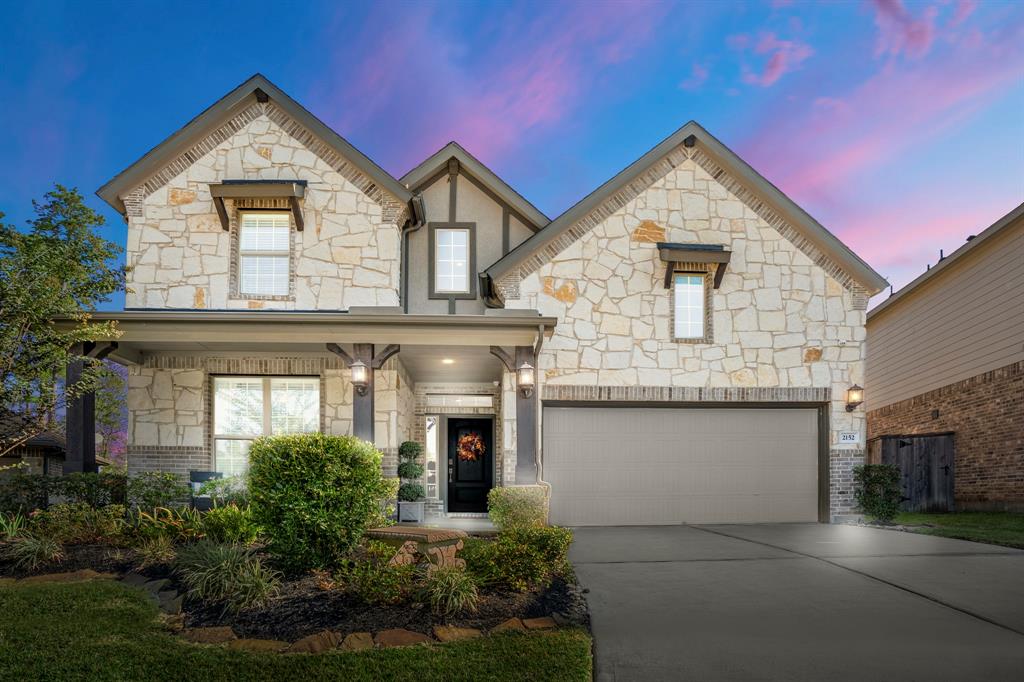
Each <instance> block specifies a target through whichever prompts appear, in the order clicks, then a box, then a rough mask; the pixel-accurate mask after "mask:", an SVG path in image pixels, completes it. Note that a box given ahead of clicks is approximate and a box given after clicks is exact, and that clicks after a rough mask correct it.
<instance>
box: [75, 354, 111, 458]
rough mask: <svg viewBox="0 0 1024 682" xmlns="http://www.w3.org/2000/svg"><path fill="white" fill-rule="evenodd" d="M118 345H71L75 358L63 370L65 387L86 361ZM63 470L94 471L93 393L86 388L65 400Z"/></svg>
mask: <svg viewBox="0 0 1024 682" xmlns="http://www.w3.org/2000/svg"><path fill="white" fill-rule="evenodd" d="M116 349H117V344H116V343H100V344H97V343H93V342H92V341H86V342H84V343H78V344H75V345H74V346H73V347H72V348H71V353H72V355H75V356H77V357H78V359H76V360H74V361H72V362H71V363H70V364H68V366H67V369H66V370H65V382H64V385H65V387H66V388H65V390H67V388H70V387H72V386H75V385H76V384H77V383H78V382H80V381H81V380H82V375H83V374H84V372H85V363H86V362H99V361H100V360H102V359H103V358H105V357H106V356H107V355H108V354H109V353H111V352H112V351H114V350H116ZM64 423H65V429H66V431H65V439H66V441H67V445H66V450H65V455H64V473H67V474H70V473H80V472H85V473H95V472H96V394H95V393H94V392H93V391H87V392H85V393H82V394H80V395H79V396H78V397H77V398H75V399H74V400H69V401H67V403H66V414H65V419H64Z"/></svg>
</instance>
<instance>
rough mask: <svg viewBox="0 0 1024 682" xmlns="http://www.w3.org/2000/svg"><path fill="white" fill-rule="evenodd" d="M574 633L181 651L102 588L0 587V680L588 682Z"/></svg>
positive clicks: (186, 647)
mask: <svg viewBox="0 0 1024 682" xmlns="http://www.w3.org/2000/svg"><path fill="white" fill-rule="evenodd" d="M590 671H591V655H590V637H589V635H588V634H587V633H586V632H585V631H583V630H579V629H565V630H558V631H553V632H539V633H530V634H506V635H496V636H493V637H484V638H481V639H476V640H470V641H466V642H457V643H453V644H443V645H434V646H430V647H423V646H417V647H408V648H403V649H383V650H372V651H365V652H359V653H341V652H332V653H328V654H321V655H315V656H314V655H307V654H293V655H282V654H251V653H244V652H235V651H228V650H226V649H222V648H218V647H212V646H200V645H193V644H188V643H185V642H184V641H182V640H180V639H177V638H175V637H174V636H172V635H171V634H169V633H168V631H167V630H166V629H165V628H164V627H163V626H162V625H161V624H160V622H159V621H158V620H157V612H156V608H155V607H154V606H153V605H152V604H151V603H150V602H149V601H147V600H146V599H145V598H144V597H143V596H142V594H140V593H139V592H137V591H133V590H131V589H129V588H126V587H123V586H122V585H120V584H117V583H113V582H109V581H97V582H91V583H77V584H36V585H24V586H23V585H17V584H15V585H8V586H4V587H0V680H19V681H27V680H90V681H92V680H146V681H147V682H148V681H153V682H156V681H158V680H168V681H174V682H177V681H179V680H225V681H230V682H241V681H243V680H287V679H302V680H310V681H313V680H326V679H338V680H345V681H346V682H348V681H349V680H352V681H355V680H417V681H420V680H474V681H479V680H511V679H516V680H590V679H591V672H590Z"/></svg>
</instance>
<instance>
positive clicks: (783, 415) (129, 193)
mask: <svg viewBox="0 0 1024 682" xmlns="http://www.w3.org/2000/svg"><path fill="white" fill-rule="evenodd" d="M99 194H100V196H101V197H102V198H103V199H104V200H106V201H107V202H108V203H110V204H111V205H112V206H114V207H115V208H117V209H118V210H119V211H121V212H122V213H123V215H124V216H125V218H126V220H127V222H128V249H127V258H128V264H129V265H130V266H132V270H131V273H130V275H129V287H130V288H131V290H132V293H131V294H130V295H129V297H128V300H127V310H126V311H125V312H123V313H109V314H98V315H97V316H96V317H97V319H117V320H119V326H120V328H121V330H122V331H123V335H122V336H121V337H120V338H119V339H117V341H116V343H117V347H116V348H114V347H113V346H110V345H105V346H104V348H103V349H102V352H103V353H109V355H108V357H110V358H112V359H114V360H115V361H118V362H122V363H125V364H127V365H128V366H129V367H130V370H129V377H128V385H129V397H128V401H129V405H128V407H129V415H130V420H129V422H130V423H129V433H128V455H127V456H128V466H129V469H130V470H131V471H140V470H145V469H169V470H173V471H177V472H180V473H182V474H184V473H186V472H188V471H191V470H218V471H222V472H225V473H240V472H243V471H244V470H245V468H246V462H247V455H246V450H247V448H248V443H249V442H250V440H251V439H252V438H253V437H255V436H258V435H261V434H266V433H280V432H294V431H309V430H322V431H325V432H327V433H335V434H346V433H353V434H355V435H357V436H360V437H363V438H366V439H368V440H371V441H373V442H375V443H376V445H377V446H378V447H379V448H380V449H381V450H382V451H383V452H384V453H385V471H386V473H389V474H393V473H394V470H395V464H396V460H395V455H396V451H397V448H398V445H399V444H400V443H401V442H402V441H404V440H407V439H415V440H418V441H420V442H421V443H423V444H424V445H425V447H426V465H427V466H426V469H427V473H426V476H425V481H424V483H425V484H426V492H427V498H428V501H429V502H430V508H431V509H432V510H433V512H434V513H437V514H442V513H482V512H484V511H485V509H486V502H485V500H486V493H487V491H488V490H489V489H490V488H491V487H492V486H497V485H510V484H523V483H536V482H537V481H538V480H539V481H542V482H545V483H547V484H549V485H550V486H551V496H552V497H551V500H552V506H551V509H552V512H551V514H552V520H553V521H555V522H557V523H564V524H638V523H680V522H712V521H737V522H751V521H814V520H824V521H828V520H830V519H832V518H834V517H835V516H838V515H842V514H845V513H848V512H850V511H852V507H853V502H852V490H851V472H852V467H853V466H854V465H855V464H857V463H859V462H862V461H863V457H864V440H865V439H864V436H865V433H864V430H865V428H864V415H863V412H862V410H861V409H860V408H856V409H853V410H852V411H849V410H848V409H847V390H848V389H849V388H850V387H851V386H853V385H854V384H862V383H864V339H865V328H864V324H865V314H866V307H867V300H868V298H869V297H870V296H871V295H873V294H874V293H876V292H878V291H879V290H881V289H882V288H883V287H884V285H885V282H884V280H883V279H882V278H881V277H880V276H879V275H877V274H876V273H875V272H874V271H873V270H872V269H871V268H870V267H869V266H868V265H866V264H865V263H864V262H863V261H861V260H860V259H859V258H857V256H856V255H855V254H853V253H852V252H851V251H850V250H849V249H848V248H847V247H846V246H844V245H843V244H842V243H841V242H840V241H839V240H837V239H836V238H835V237H834V236H832V235H831V234H830V233H829V232H828V231H826V230H825V228H823V227H822V226H821V225H819V224H818V223H817V222H815V221H814V220H813V219H812V218H811V217H810V216H809V215H807V214H806V213H805V212H804V211H802V210H801V209H800V208H799V207H797V206H796V205H795V204H794V203H793V202H792V201H790V200H789V199H788V198H786V197H785V196H784V195H783V194H782V193H781V192H779V191H778V190H777V189H776V188H775V187H773V186H772V185H771V184H769V183H768V182H766V181H765V180H764V179H763V178H761V177H760V176H759V175H758V174H757V173H756V172H755V171H753V169H751V168H750V167H749V166H748V165H746V164H745V163H744V162H743V161H742V160H741V159H739V158H738V157H737V156H736V155H735V154H733V153H732V152H731V151H729V150H728V149H726V148H725V147H724V146H723V145H722V144H721V143H720V142H718V141H717V140H716V139H715V138H713V137H712V136H711V135H710V134H708V133H707V132H706V131H705V130H704V129H703V128H701V127H700V126H698V125H697V124H695V123H688V124H686V125H685V126H684V127H683V128H681V129H680V130H679V131H677V132H676V133H674V134H673V135H672V136H670V137H669V138H667V139H666V140H664V141H663V142H661V143H660V144H659V145H658V146H656V147H655V148H654V149H652V150H651V151H650V152H649V153H648V154H646V155H644V156H643V157H642V158H641V159H639V160H637V161H636V162H635V163H633V164H632V165H631V166H629V167H628V168H627V169H626V170H625V171H623V172H622V173H620V174H619V175H617V176H616V177H614V178H612V179H611V180H609V181H608V182H607V183H605V184H604V185H602V186H601V187H600V188H598V189H597V190H596V191H595V192H594V193H592V194H591V195H590V196H588V197H586V198H585V199H583V200H582V201H581V202H580V203H578V204H577V205H575V206H574V207H572V208H571V209H569V210H568V211H566V212H565V213H564V214H562V215H561V216H559V217H558V218H556V219H554V220H550V219H548V218H547V217H546V216H545V215H544V214H543V213H541V212H540V211H538V210H537V209H536V208H535V207H534V206H533V205H531V204H530V203H529V202H528V201H527V200H525V199H524V198H523V197H522V196H521V195H519V194H518V193H517V192H516V191H515V190H513V189H512V188H511V187H510V186H508V185H507V184H506V183H505V182H504V181H502V180H501V179H500V178H499V177H497V176H496V175H495V174H494V173H493V172H491V171H490V170H489V169H487V168H486V167H485V166H484V165H483V164H481V163H480V162H479V161H478V160H476V159H474V158H473V157H472V156H471V155H470V154H469V153H468V152H466V151H465V150H464V149H462V148H461V147H459V146H458V145H457V144H454V143H452V144H450V145H448V146H446V147H445V148H443V149H441V150H440V151H438V152H437V153H436V154H434V155H432V156H431V157H430V158H428V159H427V160H425V161H424V162H423V163H421V164H420V165H419V166H417V167H416V168H415V169H413V170H412V171H410V172H409V173H408V174H407V175H405V176H404V177H402V178H401V179H395V178H393V177H392V176H390V175H389V174H388V173H386V172H385V171H383V170H382V169H380V168H379V167H378V166H376V165H375V164H374V163H373V162H372V161H370V160H369V159H368V158H367V157H365V156H364V155H363V154H361V153H360V152H359V151H358V150H356V149H354V148H353V147H352V146H351V145H349V144H348V143H347V142H345V141H344V140H343V139H342V138H341V137H339V136H338V135H337V133H335V132H333V131H332V130H330V129H329V128H328V127H327V126H325V125H324V124H323V123H321V122H320V121H319V120H317V119H316V118H315V117H314V116H312V115H311V114H310V113H309V112H308V111H306V110H305V109H303V108H302V107H301V106H300V105H299V104H297V103H296V102H294V101H293V100H291V99H290V98H289V97H288V96H287V95H285V94H284V93H283V92H281V91H280V90H279V89H278V88H276V87H275V86H274V85H273V84H272V83H269V82H268V81H267V80H266V79H264V78H262V77H261V76H255V77H253V78H252V79H250V80H249V81H247V82H246V83H244V84H242V85H241V86H239V87H238V88H237V89H235V90H234V91H232V92H231V93H229V94H228V95H227V96H225V97H224V98H223V99H221V100H220V101H219V102H217V103H216V104H214V105H213V106H212V107H210V108H209V109H207V110H206V111H205V112H203V113H202V114H201V115H200V116H198V117H197V118H196V119H194V120H193V121H192V122H190V123H189V124H188V125H187V126H185V128H183V129H182V130H180V131H178V132H177V133H176V134H175V135H174V136H172V137H171V138H168V140H166V141H165V142H164V143H162V144H160V145H159V146H157V147H156V148H155V149H154V150H153V151H151V152H150V153H149V154H147V155H146V157H144V158H143V159H141V160H140V161H138V162H137V163H135V164H133V165H132V166H130V167H129V168H128V169H127V170H125V171H124V172H123V173H121V174H120V175H118V176H117V177H116V178H115V179H114V180H112V181H111V182H110V183H108V184H107V185H106V186H104V187H103V188H102V189H101V190H100V192H99ZM97 343H98V344H107V343H108V342H106V341H103V340H99V341H98V342H97ZM98 352H99V351H98ZM76 414H77V413H76ZM84 418H85V421H84V422H83V423H84V424H85V428H84V431H86V432H87V431H88V415H84ZM71 436H72V437H71V439H70V441H69V450H70V451H71V452H72V455H71V456H70V458H69V459H70V461H71V462H72V463H73V466H75V467H85V468H88V467H90V466H91V453H90V451H89V446H88V440H89V439H88V437H85V436H82V435H81V434H80V433H79V432H78V431H75V432H74V433H72V434H71Z"/></svg>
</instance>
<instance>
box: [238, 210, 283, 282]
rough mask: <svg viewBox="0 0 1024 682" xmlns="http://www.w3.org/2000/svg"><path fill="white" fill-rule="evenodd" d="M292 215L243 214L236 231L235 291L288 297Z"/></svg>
mask: <svg viewBox="0 0 1024 682" xmlns="http://www.w3.org/2000/svg"><path fill="white" fill-rule="evenodd" d="M290 252H291V217H290V216H289V215H288V214H287V213H267V212H263V211H258V212H257V211H254V212H251V213H242V214H241V219H240V224H239V233H238V293H239V294H243V295H248V296H287V295H288V280H289V274H288V262H289V258H290Z"/></svg>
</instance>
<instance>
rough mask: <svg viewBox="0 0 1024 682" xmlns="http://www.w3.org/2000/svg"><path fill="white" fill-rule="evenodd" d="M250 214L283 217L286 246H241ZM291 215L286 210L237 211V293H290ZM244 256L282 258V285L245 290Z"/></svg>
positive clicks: (284, 295) (273, 295)
mask: <svg viewBox="0 0 1024 682" xmlns="http://www.w3.org/2000/svg"><path fill="white" fill-rule="evenodd" d="M250 216H258V217H261V218H268V217H270V218H275V219H283V220H284V222H285V223H286V224H287V227H288V248H287V249H283V250H282V249H273V250H255V249H250V250H246V249H244V248H243V247H242V244H243V241H244V240H243V232H244V230H245V228H246V225H245V221H246V219H247V218H248V217H250ZM291 221H292V216H291V214H290V213H288V212H286V211H252V210H245V209H242V210H240V211H239V212H238V295H239V296H242V297H246V298H287V297H288V296H290V295H291V287H292V283H291V265H292V263H291V261H292V222H291ZM246 258H277V259H281V260H284V265H285V274H284V278H285V280H284V287H283V290H281V288H280V287H277V288H275V290H274V291H273V292H265V291H246V288H245V269H244V267H243V264H244V261H245V259H246Z"/></svg>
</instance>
